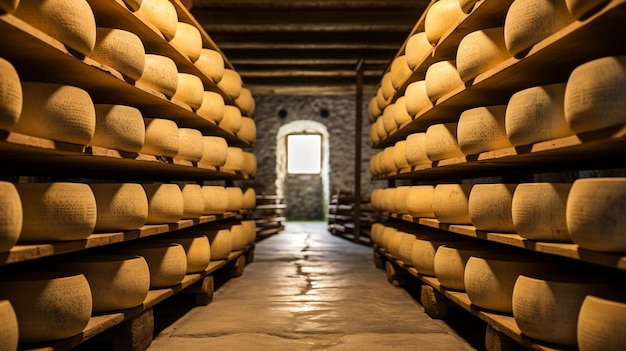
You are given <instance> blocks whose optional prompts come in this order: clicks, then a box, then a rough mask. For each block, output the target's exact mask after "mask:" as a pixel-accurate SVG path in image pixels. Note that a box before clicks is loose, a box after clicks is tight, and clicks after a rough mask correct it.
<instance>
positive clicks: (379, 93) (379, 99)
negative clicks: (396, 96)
mask: <svg viewBox="0 0 626 351" xmlns="http://www.w3.org/2000/svg"><path fill="white" fill-rule="evenodd" d="M376 103H377V104H378V109H380V110H381V111H382V110H384V109H385V106H387V99H385V97H384V96H383V87H382V86H381V87H379V88H378V89H377V90H376Z"/></svg>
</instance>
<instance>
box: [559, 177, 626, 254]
mask: <svg viewBox="0 0 626 351" xmlns="http://www.w3.org/2000/svg"><path fill="white" fill-rule="evenodd" d="M625 199H626V178H589V179H578V180H576V181H575V182H574V184H573V185H572V188H571V190H570V192H569V196H568V198H567V206H566V212H565V219H566V222H567V229H568V231H569V233H570V235H571V237H572V240H573V241H574V243H576V244H578V245H579V246H580V247H582V248H585V249H589V250H596V251H605V252H624V251H626V223H624V221H625V220H626V219H625V218H624V216H623V215H622V214H623V209H624V208H626V201H625Z"/></svg>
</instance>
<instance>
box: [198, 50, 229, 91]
mask: <svg viewBox="0 0 626 351" xmlns="http://www.w3.org/2000/svg"><path fill="white" fill-rule="evenodd" d="M194 65H195V66H196V67H197V68H198V69H199V70H200V72H202V73H203V74H204V75H205V76H206V77H207V78H209V79H210V80H212V81H213V83H218V82H219V81H220V80H222V76H223V75H224V58H223V57H222V54H220V53H219V52H218V51H217V50H213V49H207V48H202V50H201V51H200V57H199V58H198V60H197V61H196V62H194Z"/></svg>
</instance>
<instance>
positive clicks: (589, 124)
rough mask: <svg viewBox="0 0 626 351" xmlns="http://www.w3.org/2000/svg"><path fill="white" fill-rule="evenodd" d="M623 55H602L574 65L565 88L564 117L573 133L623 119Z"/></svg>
mask: <svg viewBox="0 0 626 351" xmlns="http://www.w3.org/2000/svg"><path fill="white" fill-rule="evenodd" d="M624 94H626V56H615V57H604V58H601V59H597V60H593V61H589V62H587V63H585V64H582V65H580V66H578V67H577V68H576V69H574V71H572V74H571V75H570V77H569V79H568V80H567V87H566V89H565V108H564V110H565V119H566V120H567V123H568V125H569V127H570V128H571V129H572V130H573V131H575V132H576V133H581V132H587V131H591V130H596V129H601V128H606V127H612V126H618V125H622V124H625V123H626V117H624V113H623V111H624V108H625V107H626V103H624V101H623V99H622V98H621V97H622V96H623V95H624Z"/></svg>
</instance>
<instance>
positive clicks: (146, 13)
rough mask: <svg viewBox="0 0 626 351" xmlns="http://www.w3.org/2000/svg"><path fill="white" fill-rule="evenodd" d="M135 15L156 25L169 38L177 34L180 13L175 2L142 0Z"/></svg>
mask: <svg viewBox="0 0 626 351" xmlns="http://www.w3.org/2000/svg"><path fill="white" fill-rule="evenodd" d="M135 15H136V16H137V17H139V18H140V19H141V20H143V21H144V22H148V23H149V24H151V25H153V26H154V27H156V28H157V29H158V30H159V31H160V32H161V34H163V36H164V37H165V39H167V40H172V39H173V38H174V36H175V35H176V29H177V24H178V14H177V13H176V8H175V7H174V4H172V3H171V2H169V1H168V0H142V1H141V6H140V7H139V8H138V9H137V10H136V11H135Z"/></svg>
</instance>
